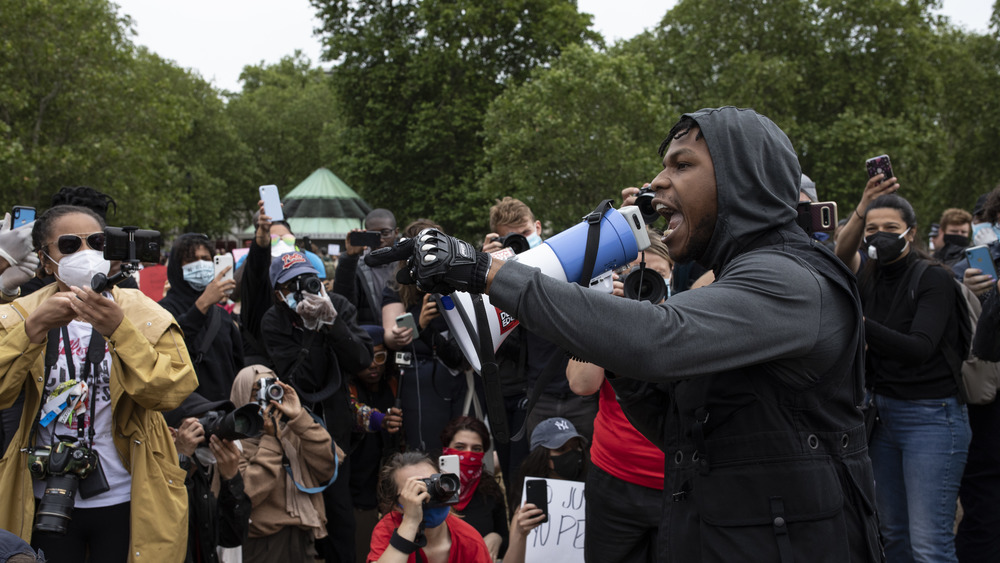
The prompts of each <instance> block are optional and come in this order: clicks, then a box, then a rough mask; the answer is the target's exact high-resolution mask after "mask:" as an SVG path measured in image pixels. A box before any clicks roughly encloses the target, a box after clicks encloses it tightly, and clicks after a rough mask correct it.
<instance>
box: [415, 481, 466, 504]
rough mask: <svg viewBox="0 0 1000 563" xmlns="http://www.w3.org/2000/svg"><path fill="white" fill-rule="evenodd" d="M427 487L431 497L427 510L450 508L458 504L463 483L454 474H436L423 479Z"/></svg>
mask: <svg viewBox="0 0 1000 563" xmlns="http://www.w3.org/2000/svg"><path fill="white" fill-rule="evenodd" d="M421 481H423V482H424V484H425V485H427V494H429V495H431V498H430V500H428V501H427V504H426V505H425V506H427V508H437V507H439V506H448V505H452V504H455V503H457V502H458V491H459V489H460V488H461V481H459V480H458V475H455V474H454V473H435V474H434V475H431V476H430V477H425V478H423V479H421Z"/></svg>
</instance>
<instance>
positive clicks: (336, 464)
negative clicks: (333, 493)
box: [274, 407, 340, 495]
mask: <svg viewBox="0 0 1000 563" xmlns="http://www.w3.org/2000/svg"><path fill="white" fill-rule="evenodd" d="M302 408H305V407H302ZM306 412H308V413H309V416H311V417H312V419H313V420H314V421H316V424H319V425H320V426H322V427H323V428H326V424H324V423H323V419H322V418H320V417H319V416H317V415H316V413H314V412H312V411H311V410H309V409H306ZM274 429H275V433H278V432H279V430H278V425H277V424H275V425H274ZM275 437H276V438H277V439H278V447H279V448H280V449H281V466H282V467H284V468H285V473H288V478H289V479H291V480H292V483H293V484H294V485H295V488H296V489H298V490H300V491H302V492H303V493H305V494H307V495H314V494H316V493H321V492H323V491H324V490H325V489H326V488H327V487H329V486H330V485H332V484H333V482H334V481H336V480H337V474H338V473H340V460H339V459H337V448H336V446H334V448H333V476H332V477H330V480H329V481H327V482H326V483H324V484H322V485H319V486H316V487H306V486H305V485H303V484H302V483H299V482H298V481H296V480H295V475H294V473H293V472H292V463H291V461H289V459H288V455H287V454H286V453H285V445H284V444H282V443H281V437H280V436H275ZM331 439H332V438H331Z"/></svg>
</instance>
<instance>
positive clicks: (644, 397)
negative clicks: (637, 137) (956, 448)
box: [388, 107, 882, 563]
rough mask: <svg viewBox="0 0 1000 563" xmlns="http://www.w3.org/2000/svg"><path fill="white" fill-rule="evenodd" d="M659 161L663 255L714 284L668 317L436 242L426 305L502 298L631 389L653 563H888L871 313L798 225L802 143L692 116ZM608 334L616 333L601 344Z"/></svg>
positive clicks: (664, 307) (766, 129) (744, 122)
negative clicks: (650, 464) (437, 298)
mask: <svg viewBox="0 0 1000 563" xmlns="http://www.w3.org/2000/svg"><path fill="white" fill-rule="evenodd" d="M660 154H661V155H662V156H663V170H662V172H660V173H659V174H658V175H657V176H656V178H655V179H653V181H652V184H651V186H652V188H653V190H654V192H655V195H654V198H653V205H654V208H655V209H656V210H657V212H658V213H659V214H660V215H661V216H663V217H664V218H665V219H666V221H667V223H668V229H667V234H666V235H665V236H664V238H663V242H664V244H666V245H667V249H668V251H669V253H670V256H671V258H673V259H674V260H676V261H686V260H694V261H696V262H698V263H699V264H701V265H703V266H705V267H706V268H709V269H711V270H713V272H714V273H715V277H716V281H715V282H714V283H713V284H711V285H709V286H707V287H703V288H699V289H697V290H691V291H687V292H684V293H681V294H677V295H674V296H673V297H671V298H670V299H668V300H667V301H665V302H664V303H662V304H660V305H655V306H653V305H650V304H649V303H640V302H637V301H631V300H626V299H620V298H617V297H614V296H611V295H607V294H602V293H598V292H594V291H591V290H588V289H584V288H582V287H580V286H578V285H574V284H567V283H562V282H558V281H556V280H553V279H551V278H547V277H545V276H544V275H542V274H541V272H539V271H538V270H535V269H532V268H530V267H527V266H525V265H523V264H518V263H516V262H508V263H503V262H500V261H494V260H492V258H491V256H490V255H488V254H485V253H475V252H470V249H471V245H468V243H465V242H462V241H458V240H456V239H454V238H451V237H448V236H446V235H443V234H441V233H439V232H436V231H433V230H431V231H424V232H422V233H420V234H418V235H417V237H416V238H415V243H414V244H412V245H409V244H408V245H401V247H400V248H399V249H398V252H397V253H398V254H402V253H404V252H406V251H409V252H411V253H412V256H411V258H410V264H409V266H410V268H409V273H410V277H412V278H413V280H414V281H415V282H416V283H417V285H418V286H420V287H421V288H422V289H424V290H425V291H443V292H447V291H451V290H462V291H468V292H470V293H488V294H489V295H490V300H491V303H492V304H493V305H496V306H497V307H499V308H500V309H502V310H504V311H506V312H508V313H510V314H511V315H513V316H514V317H516V318H517V319H518V320H520V321H521V323H522V324H523V325H525V326H526V327H527V328H529V329H530V330H532V331H536V332H538V333H540V334H543V335H545V337H546V338H548V339H550V340H552V341H553V342H555V343H556V344H557V345H559V346H562V347H563V348H565V349H566V350H568V351H570V352H571V353H573V354H575V355H576V356H578V357H579V358H580V359H582V360H585V361H589V362H591V363H595V364H598V365H600V366H603V367H604V368H606V369H607V371H608V372H609V373H615V374H629V376H628V377H627V378H626V377H612V376H610V375H609V379H610V381H611V384H612V386H613V387H614V388H615V392H616V393H617V395H618V399H619V402H620V403H621V405H622V408H623V409H624V411H625V413H626V415H627V416H628V418H629V420H630V421H632V423H633V424H634V425H635V426H636V428H637V429H638V430H639V431H641V432H642V433H643V434H644V435H645V436H646V437H647V438H649V439H650V441H652V442H653V443H654V444H656V445H657V446H659V447H660V448H661V449H663V450H664V452H665V453H666V471H665V480H664V499H663V503H662V517H661V530H660V534H659V537H660V542H659V543H660V545H659V546H658V549H657V551H658V553H657V557H656V560H657V561H670V562H674V561H677V562H685V563H688V562H700V561H705V562H708V561H738V560H753V561H780V562H782V563H785V562H791V561H795V560H797V561H805V560H810V561H822V562H831V563H833V562H837V563H840V562H843V561H879V560H881V557H882V553H881V547H880V545H879V540H878V532H877V527H876V519H875V514H874V508H873V500H874V480H873V477H872V469H871V461H870V460H869V457H868V450H867V444H866V439H865V430H864V428H865V427H864V421H863V417H862V414H861V412H860V410H859V409H858V408H857V406H856V405H859V404H860V403H861V400H862V398H863V388H862V379H863V366H864V359H863V334H864V333H863V325H862V315H861V308H860V300H859V298H858V293H857V287H856V284H855V280H854V277H853V276H852V275H851V274H850V272H848V271H847V270H846V269H845V268H844V266H843V264H842V263H840V261H839V260H838V259H837V258H836V257H835V256H834V255H833V254H832V253H830V252H829V251H828V250H827V249H825V248H823V247H822V245H820V244H817V243H815V242H813V241H811V240H810V238H809V236H808V235H807V234H806V232H805V231H803V230H802V229H801V228H800V227H799V226H798V225H797V224H796V222H795V220H796V215H797V213H796V201H797V199H798V194H799V183H800V177H801V170H800V168H799V163H798V158H797V156H796V154H795V151H794V150H793V149H792V146H791V142H790V141H789V140H788V138H787V137H786V136H785V134H784V133H783V132H782V131H781V130H780V129H779V128H778V127H777V126H776V125H775V124H774V123H773V122H771V121H770V120H769V119H767V118H766V117H764V116H762V115H760V114H758V113H756V112H754V111H752V110H745V109H737V108H733V107H725V108H716V109H704V110H700V111H697V112H694V113H691V114H686V115H684V116H682V118H681V120H680V121H679V122H678V123H677V124H676V125H675V126H674V127H673V128H672V129H671V130H670V133H669V134H668V135H667V138H666V140H665V141H664V142H663V144H662V145H661V147H660ZM636 191H637V190H636ZM629 199H631V198H629ZM627 203H628V202H627ZM411 249H412V250H411ZM388 254H392V253H388ZM393 258H395V256H393ZM605 319H615V320H616V322H614V323H606V324H603V325H602V326H601V328H600V329H599V330H595V327H594V323H595V322H600V321H602V320H605ZM623 319H625V320H627V322H621V320H623ZM636 327H642V329H643V330H642V331H637V330H636Z"/></svg>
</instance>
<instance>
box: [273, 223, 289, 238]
mask: <svg viewBox="0 0 1000 563" xmlns="http://www.w3.org/2000/svg"><path fill="white" fill-rule="evenodd" d="M271 225H272V226H274V225H281V226H283V227H285V228H286V229H288V232H289V233H292V236H295V231H293V230H292V226H291V225H289V224H288V221H283V220H282V221H271Z"/></svg>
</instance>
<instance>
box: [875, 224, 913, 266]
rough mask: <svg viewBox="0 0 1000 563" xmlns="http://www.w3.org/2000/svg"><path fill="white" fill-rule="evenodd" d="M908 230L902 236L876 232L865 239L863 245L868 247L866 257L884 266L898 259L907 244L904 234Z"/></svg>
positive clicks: (904, 232) (906, 231)
mask: <svg viewBox="0 0 1000 563" xmlns="http://www.w3.org/2000/svg"><path fill="white" fill-rule="evenodd" d="M908 232H910V229H906V230H905V231H903V234H900V235H897V234H896V233H886V232H881V231H880V232H877V233H874V234H871V235H868V236H867V237H865V244H866V245H868V257H869V258H871V259H872V260H878V262H879V263H880V264H886V263H889V262H892V261H893V260H895V259H897V258H899V256H900V255H901V254H902V253H903V250H905V249H906V245H907V244H909V243H908V242H907V240H906V238H905V237H906V233H908Z"/></svg>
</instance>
